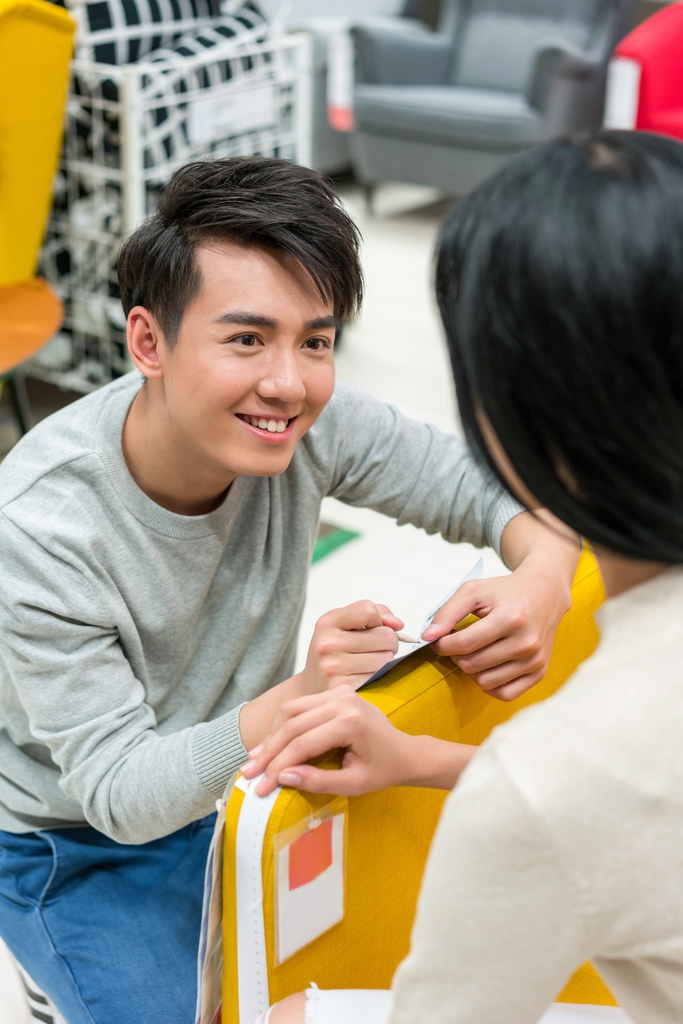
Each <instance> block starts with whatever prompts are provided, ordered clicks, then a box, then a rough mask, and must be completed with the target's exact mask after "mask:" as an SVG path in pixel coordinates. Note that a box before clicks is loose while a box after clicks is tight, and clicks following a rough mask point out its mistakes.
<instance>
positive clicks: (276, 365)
mask: <svg viewBox="0 0 683 1024" xmlns="http://www.w3.org/2000/svg"><path fill="white" fill-rule="evenodd" d="M257 391H258V393H259V395H261V397H262V398H271V399H272V398H276V399H279V400H280V401H281V402H300V401H301V399H302V398H305V396H306V388H305V387H304V382H303V379H302V377H301V373H300V371H299V366H298V364H297V360H296V358H295V356H294V355H293V354H292V353H288V354H285V353H282V354H279V355H277V356H273V358H272V359H271V360H270V361H269V365H268V368H267V372H266V374H265V375H264V376H263V377H262V378H261V380H260V382H259V384H258V387H257Z"/></svg>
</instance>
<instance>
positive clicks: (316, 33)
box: [286, 0, 442, 174]
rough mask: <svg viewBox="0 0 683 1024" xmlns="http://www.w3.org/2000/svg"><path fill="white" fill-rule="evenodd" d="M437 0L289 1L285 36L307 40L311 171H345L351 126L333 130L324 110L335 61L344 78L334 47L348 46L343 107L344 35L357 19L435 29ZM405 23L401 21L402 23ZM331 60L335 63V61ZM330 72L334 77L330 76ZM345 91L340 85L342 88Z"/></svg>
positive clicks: (439, 3) (342, 60) (328, 95)
mask: <svg viewBox="0 0 683 1024" xmlns="http://www.w3.org/2000/svg"><path fill="white" fill-rule="evenodd" d="M441 2H442V0H324V2H321V0H293V3H291V4H290V7H289V10H288V12H287V16H286V18H287V20H286V27H287V29H288V30H289V31H305V32H308V33H309V34H310V35H311V37H312V40H313V66H312V71H313V81H312V90H313V96H312V125H311V166H312V167H315V169H316V170H318V171H322V173H323V174H340V173H342V172H344V171H346V170H348V169H349V168H350V166H351V148H350V144H349V135H348V131H349V130H350V128H351V127H352V126H350V125H344V126H343V127H342V130H337V128H336V127H334V126H333V124H331V123H330V119H329V117H328V107H329V105H330V100H331V99H333V97H331V96H330V85H331V84H332V88H333V90H334V84H333V83H331V82H330V75H329V72H330V70H331V66H332V67H334V65H335V64H337V63H338V62H341V73H342V74H343V75H344V77H346V69H345V68H344V66H343V65H344V61H345V60H346V53H345V52H342V53H340V54H339V55H337V54H336V48H337V47H346V46H347V45H348V47H349V58H348V59H349V67H348V72H349V81H348V93H349V96H348V99H349V105H350V100H351V90H352V79H353V69H352V57H351V56H350V46H351V44H350V39H349V37H348V31H349V29H350V28H351V26H352V25H353V24H354V23H355V22H356V21H358V20H359V19H365V18H367V17H368V16H373V17H376V18H378V19H380V20H384V18H386V19H387V21H388V22H389V24H392V23H393V22H394V19H396V18H398V19H402V20H405V19H409V21H410V23H411V24H413V25H414V24H415V23H417V24H418V25H420V24H424V25H426V26H429V27H430V28H431V29H435V28H436V27H437V24H438V19H439V11H440V7H441ZM406 23H407V22H406ZM335 57H337V60H335ZM333 73H334V72H333ZM342 89H343V90H344V92H346V82H344V83H343V84H342Z"/></svg>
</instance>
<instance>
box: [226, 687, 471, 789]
mask: <svg viewBox="0 0 683 1024" xmlns="http://www.w3.org/2000/svg"><path fill="white" fill-rule="evenodd" d="M338 747H341V748H343V749H344V758H343V761H342V767H341V768H340V769H339V770H338V771H325V770H323V769H321V768H314V767H313V766H312V765H309V764H306V763H305V762H306V761H308V760H309V759H310V758H312V757H317V756H318V755H320V754H325V753H327V751H328V750H334V749H336V748H338ZM476 749H477V748H476V747H470V746H466V745H464V744H460V743H446V742H445V741H443V740H436V739H434V738H433V737H431V736H409V735H408V734H407V733H404V732H400V731H399V730H398V729H395V728H394V726H393V725H391V723H390V722H389V719H388V718H386V716H385V715H383V714H382V712H381V711H380V710H379V709H378V708H376V707H375V706H374V705H373V704H370V703H369V702H368V701H365V700H363V698H362V697H359V696H358V694H357V693H355V692H354V690H352V689H351V687H350V686H347V685H345V684H340V685H338V686H335V687H334V689H332V690H327V691H326V692H325V693H318V694H314V695H312V696H310V697H300V698H299V699H297V700H292V701H288V702H287V703H286V704H283V706H282V708H281V709H280V713H279V714H278V716H277V718H276V720H275V722H274V725H273V729H272V731H271V733H270V735H269V736H268V737H266V739H265V740H264V741H263V743H262V744H261V745H260V746H258V747H256V748H255V749H254V750H252V751H250V752H249V763H248V764H247V765H246V766H245V767H244V768H243V769H242V774H243V775H244V776H245V778H248V779H253V778H255V777H256V776H257V775H260V774H262V773H265V776H264V778H263V779H261V781H260V782H259V784H258V786H257V788H256V792H257V793H258V795H259V796H267V795H268V793H271V792H272V791H273V790H274V789H275V787H276V786H277V785H282V786H291V787H292V788H295V789H303V790H306V792H309V793H340V794H343V795H345V796H357V795H358V794H360V793H372V792H375V790H378V789H385V788H386V787H387V786H431V787H440V788H443V789H450V788H452V787H453V786H454V785H455V782H456V780H457V777H458V775H459V774H460V772H461V771H462V769H463V768H464V767H465V765H466V764H467V763H468V761H469V759H470V758H471V756H472V754H473V753H474V752H475V750H476Z"/></svg>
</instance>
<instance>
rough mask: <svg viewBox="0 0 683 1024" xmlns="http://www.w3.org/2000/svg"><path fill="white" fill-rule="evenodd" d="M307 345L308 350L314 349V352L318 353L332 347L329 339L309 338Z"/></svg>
mask: <svg viewBox="0 0 683 1024" xmlns="http://www.w3.org/2000/svg"><path fill="white" fill-rule="evenodd" d="M305 344H306V347H307V348H309V349H313V351H314V352H318V351H319V350H320V349H322V348H329V347H330V343H329V341H328V340H327V338H309V339H308V341H307V342H306V343H305Z"/></svg>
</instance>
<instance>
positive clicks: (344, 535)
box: [311, 523, 360, 565]
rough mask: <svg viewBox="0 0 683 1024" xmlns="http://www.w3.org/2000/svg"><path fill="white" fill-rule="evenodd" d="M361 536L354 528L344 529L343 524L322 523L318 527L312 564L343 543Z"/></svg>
mask: <svg viewBox="0 0 683 1024" xmlns="http://www.w3.org/2000/svg"><path fill="white" fill-rule="evenodd" d="M356 537H360V534H359V533H356V532H355V531H354V530H344V529H343V528H342V527H341V526H332V525H330V523H321V524H320V526H319V528H318V539H317V540H316V542H315V547H314V548H313V558H312V559H311V565H315V563H316V562H319V561H320V559H321V558H325V556H326V555H331V554H332V552H333V551H336V550H337V548H340V547H341V546H342V544H348V542H349V541H350V540H355V539H356Z"/></svg>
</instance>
